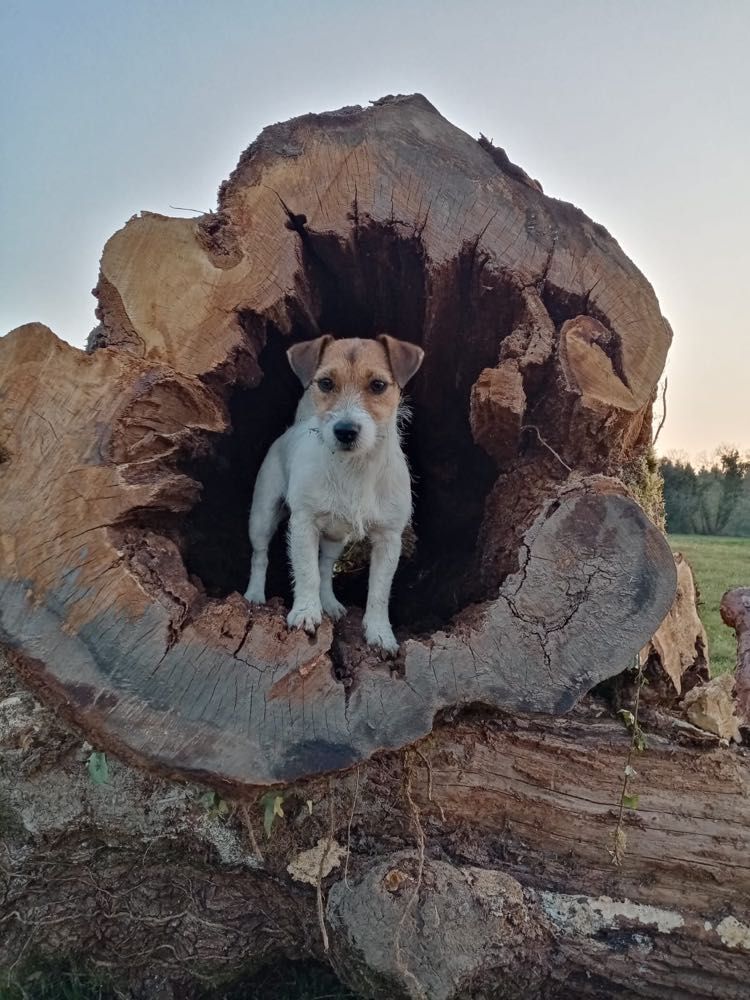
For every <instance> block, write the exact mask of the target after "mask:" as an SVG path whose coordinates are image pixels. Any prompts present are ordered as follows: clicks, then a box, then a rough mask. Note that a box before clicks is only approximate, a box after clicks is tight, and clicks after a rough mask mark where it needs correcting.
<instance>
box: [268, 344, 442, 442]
mask: <svg viewBox="0 0 750 1000" xmlns="http://www.w3.org/2000/svg"><path fill="white" fill-rule="evenodd" d="M287 356H288V358H289V364H290V365H291V366H292V370H293V371H294V373H295V374H296V376H297V377H298V378H299V380H300V382H301V383H302V385H303V386H304V387H305V389H306V390H307V391H308V393H309V396H310V401H311V403H312V406H313V408H314V411H315V413H316V414H317V416H318V419H319V421H320V425H321V426H320V431H321V434H322V435H323V440H324V442H325V443H326V444H327V445H328V446H329V447H330V448H331V450H332V451H333V450H339V451H358V452H366V451H369V450H370V449H371V448H373V447H374V446H375V445H376V444H377V442H378V441H379V440H382V439H383V437H384V435H385V430H386V428H387V426H388V425H389V424H392V423H393V422H394V421H395V419H396V412H397V410H398V405H399V402H400V399H401V390H402V389H403V387H404V386H405V385H406V383H407V382H408V381H409V379H410V378H411V377H412V376H413V375H414V374H415V372H416V371H417V369H418V368H419V366H420V365H421V364H422V358H423V357H424V351H423V350H422V348H421V347H417V346H416V345H415V344H409V343H407V342H406V341H404V340H396V338H395V337H389V336H387V335H386V334H384V335H382V336H380V337H376V338H375V340H359V339H354V338H352V339H347V340H334V338H333V337H331V336H325V337H318V338H317V340H308V341H305V342H304V343H302V344H295V345H294V346H293V347H290V348H289V350H288V352H287Z"/></svg>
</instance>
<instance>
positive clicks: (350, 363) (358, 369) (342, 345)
mask: <svg viewBox="0 0 750 1000" xmlns="http://www.w3.org/2000/svg"><path fill="white" fill-rule="evenodd" d="M322 379H330V380H331V381H332V382H333V388H332V389H329V390H328V391H324V389H321V388H320V382H321V380H322ZM378 382H384V383H385V385H386V388H385V389H384V390H383V391H381V392H377V391H375V389H373V383H378ZM347 393H358V394H359V396H360V399H361V405H362V406H363V407H364V408H365V409H366V410H367V411H368V413H369V414H370V416H371V417H372V419H373V420H375V421H376V423H379V424H380V423H383V422H384V421H386V420H388V418H389V417H390V416H392V414H393V413H394V411H395V410H396V409H397V408H398V404H399V400H400V398H401V391H400V389H399V387H398V385H397V383H396V380H395V378H394V376H393V372H392V371H391V366H390V363H389V360H388V354H387V352H386V349H385V347H384V346H383V344H382V343H380V342H379V341H377V340H360V339H359V338H350V339H347V340H334V341H331V342H330V343H329V344H327V345H326V347H325V349H324V350H323V353H322V355H321V358H320V362H319V365H318V369H317V371H316V372H315V374H314V375H313V379H312V384H311V394H312V401H313V404H314V406H315V408H316V410H317V411H318V413H326V412H327V411H328V410H332V409H335V408H336V406H337V405H338V404H339V401H340V399H341V396H342V394H347Z"/></svg>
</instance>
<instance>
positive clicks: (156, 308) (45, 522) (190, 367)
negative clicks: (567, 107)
mask: <svg viewBox="0 0 750 1000" xmlns="http://www.w3.org/2000/svg"><path fill="white" fill-rule="evenodd" d="M494 153H497V151H494ZM506 160H507V157H506V158H505V159H504V158H503V157H502V156H500V155H499V154H498V155H494V154H493V149H492V147H491V146H490V145H489V144H488V143H487V142H486V141H484V142H483V143H482V144H480V143H477V142H475V141H474V140H473V139H471V138H470V137H469V136H467V135H466V134H464V133H463V132H461V131H459V130H458V129H456V128H454V127H453V126H452V125H450V124H449V123H448V122H446V121H445V120H444V119H443V118H442V117H441V116H440V115H439V114H438V113H437V112H436V110H435V109H434V108H433V107H432V106H431V105H430V104H429V103H428V102H427V101H426V100H425V99H424V98H422V97H420V96H414V97H409V98H391V99H386V100H384V101H381V102H377V103H376V104H375V105H374V106H373V107H371V108H368V109H365V110H363V109H361V108H354V109H352V108H348V109H344V110H342V111H340V112H336V113H332V114H328V115H310V116H306V117H304V118H299V119H295V120H294V121H291V122H287V123H285V124H282V125H277V126H273V127H272V128H269V129H267V130H266V131H265V132H264V133H263V134H262V135H261V137H260V138H259V139H258V140H257V141H256V142H255V143H253V145H252V146H251V147H250V148H249V149H248V150H247V152H246V153H245V154H243V156H242V157H241V159H240V163H239V166H238V167H237V169H236V170H235V171H234V173H233V174H232V176H231V177H230V179H229V180H228V181H227V182H226V183H225V184H223V185H222V188H221V191H220V197H219V209H218V212H216V213H210V214H208V215H206V216H204V217H202V218H199V219H197V220H185V219H169V218H165V217H163V216H157V215H153V214H148V213H144V214H142V215H141V216H140V217H138V218H134V219H132V220H131V221H130V222H129V223H128V224H127V225H126V226H125V227H124V228H123V229H122V230H120V231H119V232H118V233H116V234H115V235H114V236H113V237H112V239H111V240H110V241H109V242H108V244H107V246H106V247H105V250H104V254H103V257H102V262H101V275H100V279H99V283H98V286H97V296H98V316H99V319H100V326H99V328H98V329H97V331H96V334H95V336H94V337H93V338H92V345H91V347H92V349H91V352H90V353H86V354H84V353H82V352H80V351H76V350H74V349H72V348H70V347H68V346H67V345H65V344H64V343H62V342H61V341H60V340H58V339H57V338H56V337H55V336H54V335H53V334H52V333H51V332H50V331H49V330H48V329H47V328H46V327H43V326H40V325H38V324H32V325H30V326H26V327H22V328H20V329H18V330H16V331H13V332H12V333H11V334H9V335H8V336H6V337H5V338H4V339H3V340H2V341H0V398H1V399H2V410H1V411H0V441H2V443H3V446H4V449H5V453H6V460H5V462H3V463H2V465H0V482H1V486H2V489H1V491H0V639H1V640H2V642H3V643H4V645H5V646H6V648H7V649H8V650H10V652H11V654H12V658H13V662H14V664H15V665H16V668H17V669H18V670H19V672H20V673H21V674H22V675H23V677H24V678H25V679H26V681H27V682H28V683H29V684H31V685H32V686H33V687H34V688H35V690H36V691H37V692H38V693H39V695H40V697H41V698H43V699H44V700H45V701H46V702H47V703H49V704H54V705H56V706H59V709H60V711H61V712H65V713H67V714H68V715H69V716H70V717H71V718H73V719H75V721H76V722H77V723H78V724H79V725H80V726H82V727H83V729H84V730H85V731H86V732H87V733H88V735H89V737H90V739H91V740H92V741H95V742H96V744H97V745H99V746H102V747H104V748H107V749H110V750H112V751H113V752H117V753H118V754H120V755H122V756H123V757H125V758H127V759H130V760H133V761H137V762H138V763H140V764H142V765H144V766H147V767H151V768H156V769H159V770H160V771H162V772H163V773H167V774H175V775H182V776H185V777H190V776H193V777H196V776H197V777H202V778H205V779H207V780H211V781H212V782H213V783H214V784H215V785H216V786H217V787H219V786H220V787H223V788H225V789H233V790H235V791H237V790H239V789H242V788H248V787H250V786H257V785H260V784H269V783H274V782H283V781H290V780H294V779H297V778H299V777H301V776H304V775H313V774H318V773H322V772H330V771H334V770H337V769H341V768H347V767H351V766H353V765H355V764H357V763H358V762H361V761H364V760H366V759H367V758H368V757H370V756H371V755H372V754H373V753H374V752H375V751H377V750H380V749H384V748H395V747H401V746H404V745H406V744H409V743H411V742H413V741H415V740H417V739H419V738H420V737H422V736H424V735H425V734H427V733H429V731H430V729H431V727H432V725H433V720H434V718H435V715H436V713H438V712H439V711H441V710H443V709H446V708H449V707H452V706H461V705H467V704H470V703H483V704H486V705H490V706H495V707H498V708H503V709H506V710H513V711H531V712H548V713H561V712H565V711H567V710H568V709H570V707H571V706H572V705H573V704H574V703H575V702H576V700H577V699H578V698H580V696H581V695H582V694H583V693H584V692H585V691H587V690H588V689H589V688H590V687H592V686H593V685H595V684H596V683H597V682H598V681H600V680H602V679H603V678H606V677H609V676H612V675H614V674H616V673H618V672H619V671H621V670H622V669H623V668H624V667H626V666H628V665H629V664H631V663H632V662H633V660H634V658H635V656H636V655H637V653H638V651H639V649H641V647H642V646H643V645H644V643H645V642H646V641H647V640H648V639H649V637H650V636H651V635H652V634H653V633H654V631H655V630H656V628H657V626H658V625H659V623H660V621H661V620H662V618H663V617H664V615H665V613H666V612H667V610H668V608H669V606H670V604H671V602H672V598H673V595H674V589H675V571H674V563H673V560H672V557H671V554H670V552H669V548H668V546H667V544H666V542H665V540H664V538H663V536H662V535H661V533H660V532H659V531H658V530H657V529H656V528H655V527H654V526H653V525H652V524H651V523H650V522H649V521H648V519H647V518H646V517H645V515H644V514H643V512H642V511H641V510H640V508H639V507H638V505H637V503H636V502H635V501H634V500H633V499H632V498H631V497H630V496H628V495H627V492H626V490H625V488H624V487H623V486H622V484H621V482H620V480H619V479H618V476H619V473H620V470H621V468H622V467H623V465H624V464H626V463H628V462H632V460H633V457H634V456H637V455H638V454H640V453H641V452H642V451H643V449H644V448H645V447H646V445H647V443H648V441H649V437H650V415H651V401H652V397H653V393H654V390H655V387H656V385H657V382H658V379H659V376H660V374H661V371H662V367H663V364H664V359H665V356H666V351H667V347H668V345H669V342H670V337H671V334H670V331H669V327H668V325H667V324H666V322H665V320H664V319H663V317H662V316H661V313H660V311H659V308H658V303H657V301H656V298H655V296H654V294H653V291H652V289H651V287H650V285H649V284H648V282H647V281H646V279H645V278H644V277H643V276H642V275H641V274H640V272H639V271H638V270H637V269H636V268H635V266H634V265H633V264H632V263H631V261H630V260H628V258H627V257H626V256H625V255H624V253H623V252H622V250H621V249H620V248H619V247H618V245H617V244H616V242H615V241H614V240H613V239H612V238H611V237H610V236H609V234H608V233H607V232H606V231H605V230H604V229H603V228H602V227H601V226H598V225H596V224H595V223H593V222H591V221H590V220H589V219H587V218H586V216H585V215H583V213H581V212H580V211H578V210H577V209H575V208H573V207H572V206H570V205H566V204H564V203H562V202H558V201H556V200H554V199H551V198H547V197H545V196H544V195H543V194H542V193H541V191H540V190H539V188H538V185H536V184H534V183H533V182H531V181H529V179H528V178H526V177H525V175H524V174H523V172H522V171H519V170H518V169H509V168H508V165H507V163H506ZM383 331H387V332H389V333H391V334H394V335H395V336H398V337H402V338H404V339H408V340H412V341H414V342H418V343H420V344H421V345H422V346H423V347H424V349H425V351H426V361H425V363H424V365H423V368H422V370H421V371H420V373H419V375H418V376H417V378H416V379H415V380H414V385H413V389H412V399H411V402H412V406H413V410H414V420H413V425H412V428H411V430H410V431H409V432H408V445H407V449H408V452H409V458H410V461H411V463H412V466H413V469H414V471H415V475H416V482H417V487H416V491H417V501H416V510H415V531H416V538H417V542H416V550H415V552H414V554H413V556H412V557H411V558H410V559H405V560H404V562H403V565H402V567H401V570H400V572H399V574H398V577H397V581H396V585H395V589H394V594H393V601H392V609H393V614H394V618H395V620H396V624H397V626H398V627H397V635H398V637H399V639H400V641H401V643H402V645H401V653H400V656H399V658H398V659H397V660H396V661H395V662H393V663H390V664H388V663H386V664H384V663H382V662H381V661H380V660H379V659H378V658H377V657H376V655H375V654H374V653H373V651H372V650H369V649H367V648H366V647H363V646H362V644H361V641H360V639H359V629H358V628H357V627H356V626H357V613H356V611H355V612H352V614H351V615H350V616H349V619H348V620H345V621H344V622H343V623H342V624H341V625H340V626H337V627H336V628H335V629H334V628H333V627H332V626H331V624H330V623H328V622H326V623H324V624H323V625H322V626H321V628H320V629H319V630H318V633H317V635H316V636H315V638H314V639H312V640H310V639H308V638H307V637H306V636H305V635H302V634H301V633H298V632H289V631H288V630H287V628H286V626H285V622H284V611H283V607H282V604H283V600H285V599H288V591H289V587H288V578H287V573H286V566H285V560H284V557H283V554H282V553H279V558H278V559H277V560H276V565H275V569H274V570H273V572H272V581H274V580H275V583H274V584H273V586H272V592H273V593H274V594H275V596H276V598H277V599H276V600H273V601H271V602H270V603H269V605H268V606H267V607H265V608H261V609H256V608H253V609H251V608H250V607H249V606H248V605H247V604H246V603H245V601H244V600H243V598H242V597H240V594H241V593H242V591H243V590H244V588H245V585H246V582H247V575H248V569H249V548H248V542H247V538H246V524H245V521H246V516H247V509H248V506H249V499H250V495H251V491H252V486H253V480H254V476H255V474H256V472H257V470H258V467H259V464H260V462H261V460H262V458H263V455H264V453H265V451H266V449H267V448H268V446H269V444H270V442H271V441H272V440H273V438H274V437H275V436H276V435H277V434H278V433H279V432H280V431H281V430H282V429H283V428H284V426H285V425H286V423H287V422H288V421H289V420H290V418H291V415H292V414H293V411H294V405H295V402H296V394H297V391H298V390H297V387H296V385H295V382H294V379H293V376H292V375H291V373H290V372H289V371H288V369H287V367H286V362H285V357H284V352H285V348H286V347H287V346H288V345H289V344H290V343H292V342H295V341H299V340H303V339H307V338H310V337H312V336H315V335H318V334H319V333H321V332H330V333H333V334H334V335H336V336H344V335H360V336H371V335H374V334H376V333H380V332H383ZM279 544H280V548H283V543H281V542H280V543H279ZM274 573H275V575H274ZM342 589H343V591H344V592H343V593H342V594H341V595H340V596H341V597H342V598H345V602H346V603H347V604H349V605H353V606H356V605H360V606H361V603H362V592H363V581H362V574H359V576H358V575H357V574H354V575H353V578H352V579H350V580H346V581H344V580H343V576H342Z"/></svg>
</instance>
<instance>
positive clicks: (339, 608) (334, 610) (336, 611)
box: [322, 597, 346, 622]
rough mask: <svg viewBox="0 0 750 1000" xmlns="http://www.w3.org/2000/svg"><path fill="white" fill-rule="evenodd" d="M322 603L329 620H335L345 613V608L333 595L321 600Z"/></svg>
mask: <svg viewBox="0 0 750 1000" xmlns="http://www.w3.org/2000/svg"><path fill="white" fill-rule="evenodd" d="M322 604H323V611H325V613H326V614H327V615H328V617H329V618H330V619H331V621H334V622H337V621H338V620H339V618H343V617H344V615H345V614H346V608H345V607H344V605H343V604H342V603H341V601H337V600H336V598H335V597H332V598H331V599H330V600H323V601H322Z"/></svg>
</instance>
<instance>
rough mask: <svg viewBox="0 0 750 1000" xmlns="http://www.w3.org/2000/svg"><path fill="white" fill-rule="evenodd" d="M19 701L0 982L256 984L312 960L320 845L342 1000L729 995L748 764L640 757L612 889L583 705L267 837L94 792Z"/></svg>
mask: <svg viewBox="0 0 750 1000" xmlns="http://www.w3.org/2000/svg"><path fill="white" fill-rule="evenodd" d="M17 683H18V682H17V679H16V678H15V677H14V676H13V674H12V673H11V672H10V671H9V670H8V669H7V667H6V668H3V667H2V663H1V661H0V687H1V690H2V693H3V695H4V697H3V699H2V700H1V701H0V747H1V748H2V762H3V766H2V768H0V801H2V803H3V824H4V835H3V840H4V856H3V870H2V872H1V873H0V878H1V879H2V889H3V892H2V900H1V901H0V921H2V926H3V928H4V931H3V934H2V935H0V967H4V968H5V969H8V968H9V967H11V966H15V967H16V969H20V970H21V973H22V971H23V960H24V957H29V956H40V955H41V956H45V955H46V956H55V955H58V956H59V955H68V954H74V955H76V954H77V955H86V956H87V958H88V960H89V961H90V962H91V963H93V965H94V967H95V968H98V969H99V970H100V972H105V973H106V974H107V975H108V976H111V977H112V979H113V981H114V982H115V983H116V984H118V988H119V989H120V990H121V991H125V990H127V991H128V992H127V993H125V995H128V996H131V997H143V998H144V1000H145V998H146V997H153V996H155V995H157V987H158V991H160V992H158V995H160V996H163V997H165V998H172V997H173V998H174V1000H178V998H179V1000H186V998H188V1000H192V998H193V997H195V998H198V997H205V996H206V995H207V992H206V991H208V995H212V996H221V992H220V990H219V987H218V985H217V984H220V983H222V982H231V981H232V980H233V979H234V978H237V977H241V976H242V975H243V974H244V975H246V974H247V971H248V969H252V968H254V967H257V966H258V965H259V964H262V963H264V962H269V961H272V962H281V961H285V960H289V959H292V958H293V959H299V958H300V957H305V956H307V957H316V958H319V959H321V960H325V958H326V954H325V952H324V949H323V938H322V933H321V924H320V921H319V919H318V916H317V912H316V910H317V904H316V898H317V887H316V885H315V884H312V883H315V882H316V881H317V880H318V873H319V871H321V866H320V860H319V859H320V853H318V854H316V855H314V856H315V858H317V863H316V864H314V865H313V866H312V879H306V880H300V879H299V875H300V871H301V870H304V868H305V864H304V863H303V862H304V859H305V856H306V855H308V854H309V852H310V851H314V850H315V848H316V846H317V845H319V844H320V842H321V841H323V843H324V844H327V845H330V856H331V858H332V859H333V864H332V865H331V869H330V873H328V874H325V875H324V877H323V878H322V880H321V895H322V898H323V901H324V907H325V909H324V926H325V928H326V934H327V937H328V942H329V952H328V958H329V960H330V961H331V962H332V963H333V965H334V967H335V968H336V970H337V972H338V974H339V976H340V977H341V978H342V979H343V980H344V982H346V983H347V984H348V985H349V986H351V987H352V988H353V989H355V990H356V991H357V992H358V994H359V995H362V996H363V997H377V996H381V997H382V996H388V997H394V998H395V997H419V996H425V995H426V996H428V997H430V998H431V1000H432V998H439V997H443V998H446V997H455V998H459V997H460V998H462V1000H463V998H470V997H474V996H477V997H478V996H526V997H557V998H561V1000H568V998H571V997H576V996H582V997H593V998H601V1000H605V998H610V997H626V996H630V997H632V996H639V997H648V998H657V997H658V998H664V1000H667V998H669V1000H672V998H678V1000H680V998H690V1000H694V998H701V1000H702V998H708V997H716V998H718V997H722V998H726V1000H734V998H737V1000H739V998H744V996H745V995H746V991H747V973H748V967H749V965H750V866H749V865H748V856H749V854H750V824H748V822H747V820H748V802H749V793H748V789H750V759H749V758H748V754H747V751H746V750H742V749H739V748H738V749H728V748H726V747H721V746H718V745H717V744H714V746H713V747H711V748H709V749H708V750H707V749H706V748H705V747H704V746H701V745H698V746H696V745H693V744H692V743H691V742H690V741H689V740H688V739H682V740H681V741H677V740H675V739H673V738H669V739H668V738H665V737H663V736H659V735H656V734H648V736H647V741H648V746H647V748H646V749H645V750H644V751H643V752H641V753H640V754H638V755H637V756H636V758H635V760H634V764H635V770H636V771H637V775H636V776H635V777H634V778H632V779H631V791H632V792H634V793H635V794H637V795H638V796H639V800H638V803H637V808H629V809H626V810H625V813H624V817H623V820H622V825H621V829H620V834H621V833H623V832H624V834H625V837H626V844H625V850H624V853H623V854H622V856H621V859H620V864H619V865H615V864H613V858H612V854H613V851H614V849H615V844H616V842H617V841H618V840H621V837H620V836H619V835H618V828H619V821H618V816H619V809H620V798H621V790H622V779H623V768H624V765H625V761H626V760H627V758H628V753H629V750H630V746H631V734H630V733H629V732H628V731H627V729H626V727H625V726H624V725H623V724H622V723H621V722H620V721H619V720H613V719H610V718H607V717H605V716H602V715H601V710H599V712H597V711H596V705H595V704H594V703H587V704H586V705H584V706H581V707H579V708H578V709H574V710H573V711H572V712H571V713H569V714H568V715H567V716H566V717H557V718H554V717H549V716H546V717H545V716H541V715H538V716H532V717H520V718H514V717H511V716H507V715H504V714H498V713H490V712H480V713H477V712H474V713H470V714H468V715H464V717H463V718H461V719H457V720H454V721H452V722H443V723H440V724H439V725H438V727H437V728H436V729H435V731H434V732H433V734H432V735H431V736H429V737H428V738H426V739H425V740H423V741H422V742H420V743H419V744H418V745H417V746H416V747H415V748H413V749H411V750H407V751H399V752H396V751H392V752H389V753H386V754H381V755H378V757H377V758H375V759H372V760H370V761H369V762H367V763H366V764H363V765H361V766H359V767H358V768H356V769H355V770H354V771H353V772H350V773H348V774H343V775H336V776H334V777H332V778H323V779H321V778H318V779H310V780H307V781H304V782H298V783H296V784H295V785H293V786H285V787H280V788H278V789H277V790H276V791H275V792H274V793H272V794H273V796H274V798H275V797H276V796H278V800H279V801H278V806H279V810H278V811H277V815H275V816H274V817H273V822H272V824H271V826H270V835H268V836H267V835H266V834H265V833H264V828H263V827H264V817H266V816H267V813H268V810H269V809H272V808H274V801H273V799H272V800H271V801H270V802H269V800H268V799H267V798H263V797H257V796H254V797H249V798H243V799H241V800H237V801H232V802H223V800H221V799H218V798H215V797H213V796H212V795H210V794H207V793H206V792H205V790H204V789H202V788H196V787H195V786H192V785H189V784H188V785H186V784H174V783H173V782H170V781H166V780H162V779H158V778H155V777H154V776H153V775H150V774H149V773H148V772H145V771H142V770H136V769H133V768H131V767H129V766H128V765H125V764H121V763H119V762H118V761H117V760H115V759H108V774H107V777H106V781H104V782H101V781H99V779H97V781H99V783H96V782H94V781H93V780H92V778H91V776H90V765H89V764H88V761H89V760H90V757H91V752H92V751H91V747H90V746H88V745H83V744H82V741H81V737H80V736H76V734H75V733H74V732H72V731H71V730H69V729H68V728H67V727H65V726H61V725H60V722H59V720H58V719H57V718H56V717H55V715H54V714H53V713H52V712H50V711H49V710H45V709H41V708H40V707H39V706H35V704H34V700H33V699H32V698H31V696H30V695H29V694H28V693H26V692H24V690H23V689H19V688H18V687H17ZM14 685H16V686H15V687H14ZM420 848H421V850H420ZM422 855H423V860H421V857H422ZM420 867H421V870H422V874H421V879H418V875H419V872H420ZM290 868H291V869H292V870H293V871H294V872H295V873H296V876H297V877H295V876H293V875H292V874H290ZM307 869H308V871H310V870H311V868H310V865H309V863H308V864H307ZM322 870H323V871H328V869H327V868H325V869H322ZM19 960H20V961H19ZM32 968H33V966H32ZM22 981H23V980H22ZM211 984H213V986H212V985H211ZM212 991H213V992H212ZM420 991H421V992H420ZM120 995H122V992H121V994H120Z"/></svg>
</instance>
